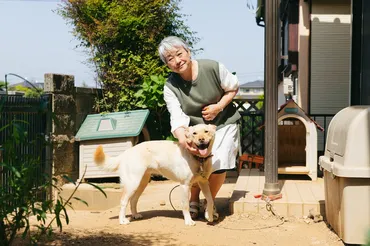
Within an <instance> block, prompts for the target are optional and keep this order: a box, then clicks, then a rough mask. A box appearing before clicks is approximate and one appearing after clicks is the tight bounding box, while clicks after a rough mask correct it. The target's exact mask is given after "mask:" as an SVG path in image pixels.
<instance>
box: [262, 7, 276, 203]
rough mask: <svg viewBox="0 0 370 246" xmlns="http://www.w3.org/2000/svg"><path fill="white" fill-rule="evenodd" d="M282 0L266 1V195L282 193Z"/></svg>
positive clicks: (264, 192)
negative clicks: (280, 93) (280, 81)
mask: <svg viewBox="0 0 370 246" xmlns="http://www.w3.org/2000/svg"><path fill="white" fill-rule="evenodd" d="M279 2H280V1H279V0H266V1H265V103H264V107H265V186H264V189H263V196H268V197H274V196H276V195H278V194H279V193H280V188H279V183H278V118H277V115H278V67H279V60H280V58H279V53H280V52H279V48H280V42H279V41H280V19H279Z"/></svg>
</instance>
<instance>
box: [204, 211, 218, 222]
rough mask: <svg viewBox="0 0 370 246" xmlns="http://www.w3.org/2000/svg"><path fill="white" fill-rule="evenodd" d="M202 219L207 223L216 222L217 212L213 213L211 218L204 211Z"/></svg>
mask: <svg viewBox="0 0 370 246" xmlns="http://www.w3.org/2000/svg"><path fill="white" fill-rule="evenodd" d="M204 218H206V220H207V221H208V222H213V221H217V220H218V218H219V214H218V213H217V212H213V216H209V214H208V211H207V210H206V211H205V212H204Z"/></svg>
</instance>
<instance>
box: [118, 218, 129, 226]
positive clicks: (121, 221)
mask: <svg viewBox="0 0 370 246" xmlns="http://www.w3.org/2000/svg"><path fill="white" fill-rule="evenodd" d="M119 223H120V224H121V225H128V224H130V220H129V219H127V218H124V219H122V220H120V221H119Z"/></svg>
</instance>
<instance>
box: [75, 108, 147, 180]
mask: <svg viewBox="0 0 370 246" xmlns="http://www.w3.org/2000/svg"><path fill="white" fill-rule="evenodd" d="M148 115H149V110H133V111H125V112H115V113H107V114H91V115H87V117H86V119H85V120H84V122H83V123H82V125H81V127H80V129H79V130H78V132H77V134H76V136H75V139H76V141H79V142H80V146H79V151H80V153H79V179H80V180H81V179H82V176H83V174H84V172H85V168H86V173H85V176H84V178H85V179H87V178H108V177H118V176H119V175H118V172H107V171H105V170H103V169H101V168H99V167H98V166H96V165H95V163H94V152H95V150H96V148H97V147H98V146H99V145H102V146H103V148H104V152H105V153H106V154H107V155H109V156H112V157H114V156H118V155H119V154H121V153H123V152H124V151H125V150H127V149H128V148H131V147H132V146H134V145H135V144H137V143H138V141H139V135H140V133H143V136H144V140H149V134H148V132H147V130H146V128H145V127H144V125H145V122H146V120H147V118H148Z"/></svg>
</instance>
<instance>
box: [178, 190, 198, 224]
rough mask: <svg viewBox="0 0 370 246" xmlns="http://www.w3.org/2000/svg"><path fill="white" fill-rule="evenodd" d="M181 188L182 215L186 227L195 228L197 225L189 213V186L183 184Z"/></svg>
mask: <svg viewBox="0 0 370 246" xmlns="http://www.w3.org/2000/svg"><path fill="white" fill-rule="evenodd" d="M181 187H182V190H183V193H182V200H181V205H182V213H183V215H184V219H185V225H189V226H193V225H195V222H194V221H193V219H192V218H191V216H190V212H189V184H182V185H181Z"/></svg>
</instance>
